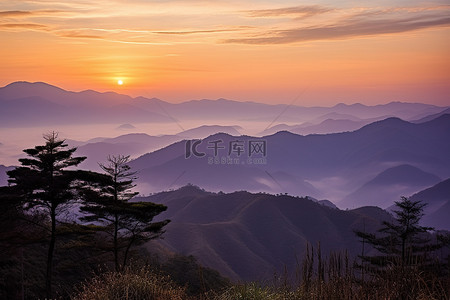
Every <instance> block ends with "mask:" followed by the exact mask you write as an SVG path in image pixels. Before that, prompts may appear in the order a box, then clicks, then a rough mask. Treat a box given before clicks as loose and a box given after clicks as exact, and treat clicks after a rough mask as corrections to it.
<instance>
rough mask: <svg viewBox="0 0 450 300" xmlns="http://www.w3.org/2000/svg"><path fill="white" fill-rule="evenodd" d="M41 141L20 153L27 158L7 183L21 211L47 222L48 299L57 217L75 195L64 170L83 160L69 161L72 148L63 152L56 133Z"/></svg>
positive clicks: (68, 172)
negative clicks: (14, 191)
mask: <svg viewBox="0 0 450 300" xmlns="http://www.w3.org/2000/svg"><path fill="white" fill-rule="evenodd" d="M44 140H45V145H42V146H35V147H34V148H31V149H25V150H24V152H25V153H26V154H27V155H28V156H29V157H30V158H23V159H19V161H20V163H21V164H22V166H21V167H17V168H16V169H14V170H12V171H9V172H8V175H9V177H10V179H9V180H8V182H9V184H10V185H12V186H13V187H14V189H15V190H16V191H18V194H19V195H20V198H19V199H21V201H23V203H22V205H23V208H24V209H25V210H31V211H32V212H33V211H34V212H39V213H45V214H46V215H47V217H48V219H49V223H50V225H49V227H50V228H49V229H48V232H49V235H50V238H49V244H48V252H47V270H46V282H45V289H46V295H47V298H51V297H52V273H53V257H54V251H55V245H56V237H57V235H56V229H57V223H58V218H57V217H58V216H59V215H60V214H61V213H62V212H63V211H64V208H67V206H66V205H65V204H68V203H69V202H70V201H71V200H74V198H75V193H76V191H75V190H74V186H73V183H74V182H75V181H76V179H77V178H76V174H77V172H76V171H73V170H67V168H69V167H74V166H77V165H78V164H80V163H81V162H82V161H83V160H85V159H86V157H73V154H74V152H75V151H76V148H67V147H68V145H67V144H65V141H64V140H61V139H59V138H58V134H57V133H56V132H52V133H49V134H46V135H44ZM48 219H47V221H48ZM37 225H40V226H44V227H46V224H37Z"/></svg>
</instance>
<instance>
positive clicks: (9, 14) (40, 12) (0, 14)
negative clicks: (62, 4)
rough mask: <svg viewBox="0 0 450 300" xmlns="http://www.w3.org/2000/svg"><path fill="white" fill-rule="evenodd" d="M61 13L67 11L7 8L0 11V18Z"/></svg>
mask: <svg viewBox="0 0 450 300" xmlns="http://www.w3.org/2000/svg"><path fill="white" fill-rule="evenodd" d="M61 13H68V12H66V11H63V10H54V9H45V10H34V11H27V10H7V11H0V18H26V17H33V16H42V15H53V14H61Z"/></svg>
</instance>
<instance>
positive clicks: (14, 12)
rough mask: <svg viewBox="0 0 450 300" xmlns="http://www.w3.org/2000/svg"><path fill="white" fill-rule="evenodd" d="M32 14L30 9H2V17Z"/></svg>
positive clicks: (0, 15) (0, 12)
mask: <svg viewBox="0 0 450 300" xmlns="http://www.w3.org/2000/svg"><path fill="white" fill-rule="evenodd" d="M31 14H32V13H31V12H29V11H22V10H8V11H0V18H10V17H23V16H30V15H31Z"/></svg>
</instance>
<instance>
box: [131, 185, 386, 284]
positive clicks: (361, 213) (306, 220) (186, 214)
mask: <svg viewBox="0 0 450 300" xmlns="http://www.w3.org/2000/svg"><path fill="white" fill-rule="evenodd" d="M139 200H142V199H139ZM144 200H148V201H153V202H157V203H163V204H165V205H167V206H168V210H167V212H165V213H164V214H163V215H161V218H170V219H171V220H172V222H171V223H170V224H169V225H168V226H167V231H166V233H165V235H164V239H163V240H161V241H158V242H157V243H161V244H162V245H164V246H165V247H167V249H169V250H170V251H175V252H181V253H182V254H185V255H194V256H196V257H197V258H198V259H199V260H200V262H201V263H202V264H204V265H206V266H208V267H211V268H214V269H217V270H219V271H220V272H221V273H222V274H223V275H226V276H229V277H231V278H233V279H239V280H256V279H271V278H272V276H273V273H274V272H279V273H280V272H282V271H283V268H284V266H286V267H288V269H289V270H291V271H292V270H293V268H295V266H296V259H301V257H302V255H303V254H304V252H305V249H306V245H307V243H311V244H312V245H314V246H317V243H318V242H320V244H321V248H322V250H323V253H324V254H325V253H328V252H329V251H331V250H333V251H339V250H344V249H348V250H349V251H350V252H351V254H352V255H355V254H356V253H358V252H359V251H360V246H359V243H358V241H357V239H356V238H355V236H354V234H353V231H352V230H353V229H357V228H359V229H360V228H362V227H361V226H362V224H363V223H365V224H366V229H367V230H375V229H376V228H378V226H379V222H380V220H387V219H388V218H389V215H388V214H387V213H386V212H384V211H382V210H381V209H378V208H366V209H364V208H363V209H359V210H355V211H341V210H338V209H332V208H328V207H325V206H323V205H320V204H318V203H315V202H313V201H311V200H308V199H304V198H298V197H291V196H285V195H283V196H274V195H268V194H252V193H248V192H234V193H230V194H220V193H219V194H212V193H208V192H205V191H202V190H200V189H198V188H196V187H194V186H187V187H183V188H181V189H179V190H176V191H172V192H165V193H160V194H156V195H154V196H151V197H147V198H144ZM149 247H151V244H150V245H149Z"/></svg>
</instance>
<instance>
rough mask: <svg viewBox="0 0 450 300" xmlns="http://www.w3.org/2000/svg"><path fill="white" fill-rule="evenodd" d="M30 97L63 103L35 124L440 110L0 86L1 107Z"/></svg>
mask: <svg viewBox="0 0 450 300" xmlns="http://www.w3.org/2000/svg"><path fill="white" fill-rule="evenodd" d="M33 97H38V98H41V99H43V100H45V101H48V102H51V103H52V104H57V105H61V106H63V107H65V108H66V109H65V110H63V111H55V109H56V108H52V107H49V108H50V109H49V110H47V112H46V113H45V114H44V115H41V118H38V119H36V120H34V122H33V125H49V124H50V125H53V124H73V123H76V122H90V123H107V122H109V123H116V124H121V123H142V122H149V123H151V122H173V121H174V120H202V121H206V120H208V121H217V120H222V121H223V120H226V121H228V122H229V123H231V124H236V122H238V121H242V120H247V121H250V120H253V121H258V122H261V121H266V122H267V124H270V123H271V122H274V121H276V122H295V123H297V124H299V123H304V122H312V123H313V124H315V123H317V120H320V121H323V120H325V119H323V117H324V116H329V117H326V118H327V119H330V118H334V117H333V116H348V118H350V119H347V118H344V119H347V120H353V121H355V118H359V119H370V118H380V117H383V116H386V115H392V116H397V117H400V118H403V119H407V120H408V119H411V118H412V117H414V116H417V115H419V114H424V115H430V114H433V113H439V112H441V111H442V109H443V108H442V107H437V106H433V105H428V104H417V103H401V102H392V103H388V104H383V105H376V106H366V105H362V104H359V103H357V104H352V105H346V104H338V105H336V106H334V107H302V106H296V105H285V104H279V105H269V104H262V103H257V102H239V101H233V100H226V99H217V100H208V99H203V100H193V101H187V102H183V103H178V104H172V103H168V102H165V101H162V100H160V99H156V98H151V99H148V98H145V97H137V98H132V97H129V96H126V95H120V94H117V93H113V92H105V93H100V92H96V91H93V90H86V91H82V92H70V91H65V90H63V89H61V88H58V87H55V86H52V85H49V84H46V83H42V82H36V83H29V82H15V83H11V84H9V85H7V86H5V87H3V88H0V108H1V109H0V112H1V111H4V110H9V109H12V108H10V106H14V104H13V102H9V101H12V100H17V99H24V98H33ZM8 102H9V103H8ZM21 110H22V111H24V114H25V115H26V114H31V113H32V110H31V109H29V108H28V107H27V106H21ZM25 111H26V112H25ZM56 115H57V116H56ZM0 116H2V117H4V116H7V115H6V114H4V115H3V114H2V115H0ZM19 116H20V115H19ZM330 116H331V117H330ZM314 120H316V121H314ZM26 121H27V120H26V119H24V117H20V118H19V117H18V118H16V119H11V118H10V119H5V120H3V119H2V118H0V124H1V125H2V126H9V127H13V126H24V124H25V125H28V126H29V123H26ZM353 128H354V127H352V129H353ZM322 130H323V129H322Z"/></svg>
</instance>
